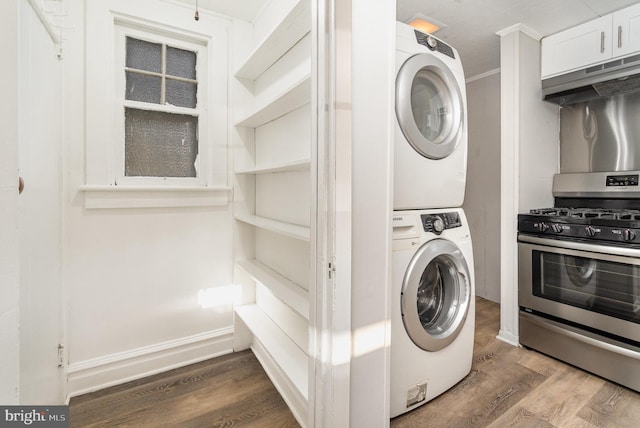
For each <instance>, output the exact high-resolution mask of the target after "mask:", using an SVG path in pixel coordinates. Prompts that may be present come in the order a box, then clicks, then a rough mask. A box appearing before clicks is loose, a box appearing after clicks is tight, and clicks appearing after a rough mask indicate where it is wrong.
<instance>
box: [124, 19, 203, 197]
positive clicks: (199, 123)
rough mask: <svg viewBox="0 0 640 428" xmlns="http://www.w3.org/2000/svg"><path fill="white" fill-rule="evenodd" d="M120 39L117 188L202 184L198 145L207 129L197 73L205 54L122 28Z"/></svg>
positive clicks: (186, 45)
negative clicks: (122, 45) (119, 140)
mask: <svg viewBox="0 0 640 428" xmlns="http://www.w3.org/2000/svg"><path fill="white" fill-rule="evenodd" d="M119 38H120V43H122V42H124V47H123V49H119V50H118V53H119V54H120V55H123V56H124V58H123V59H121V61H119V64H120V65H121V69H120V70H118V73H119V74H120V79H121V80H120V85H117V87H118V88H119V89H120V91H121V97H122V98H121V100H122V104H119V105H118V113H117V114H118V115H119V116H120V118H121V120H120V121H119V123H120V124H121V126H122V127H123V132H122V135H123V140H122V141H123V148H122V150H121V151H119V152H120V153H121V156H119V159H118V161H119V164H118V165H119V168H118V171H117V176H116V184H132V183H133V184H136V183H146V184H152V183H160V182H162V183H168V184H174V185H176V184H177V185H180V184H189V185H193V184H200V183H202V179H201V177H200V174H201V172H202V171H201V168H200V165H199V163H200V162H199V159H200V156H199V155H200V152H201V151H203V150H202V149H201V147H200V143H199V139H200V136H201V134H206V132H205V130H206V126H207V124H206V117H202V118H201V113H202V111H204V109H203V108H202V105H203V104H204V103H205V102H206V97H205V96H204V94H203V91H200V90H199V89H200V88H201V87H202V86H204V82H200V81H199V78H200V76H199V75H198V70H200V69H203V68H204V67H199V65H200V63H201V62H203V59H204V58H202V57H206V55H205V52H204V49H202V46H198V45H195V44H193V43H192V42H188V41H184V40H180V39H171V38H168V37H166V36H163V35H156V34H153V33H143V32H141V31H139V30H134V29H130V28H126V27H121V31H120V34H119ZM123 76H124V81H122V78H123Z"/></svg>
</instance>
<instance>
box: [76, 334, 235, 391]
mask: <svg viewBox="0 0 640 428" xmlns="http://www.w3.org/2000/svg"><path fill="white" fill-rule="evenodd" d="M233 333H234V332H233V327H226V328H222V329H219V330H213V331H208V332H205V333H200V334H195V335H193V336H188V337H183V338H180V339H176V340H170V341H167V342H163V343H158V344H155V345H151V346H145V347H142V348H137V349H132V350H130V351H125V352H119V353H116V354H111V355H107V356H104V357H99V358H94V359H91V360H87V361H81V362H78V363H74V364H69V366H67V370H66V373H67V381H68V385H67V391H68V396H67V401H69V399H70V398H71V397H75V396H78V395H81V394H86V393H89V392H94V391H97V390H100V389H104V388H108V387H110V386H114V385H119V384H122V383H125V382H129V381H131V380H135V379H140V378H143V377H146V376H151V375H154V374H157V373H161V372H164V371H167V370H171V369H174V368H177V367H183V366H187V365H189V364H194V363H197V362H200V361H204V360H207V359H210V358H214V357H218V356H220V355H224V354H228V353H231V352H233Z"/></svg>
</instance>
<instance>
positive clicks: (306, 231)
mask: <svg viewBox="0 0 640 428" xmlns="http://www.w3.org/2000/svg"><path fill="white" fill-rule="evenodd" d="M236 220H238V221H241V222H243V223H247V224H250V225H253V226H255V227H259V228H261V229H265V230H269V231H271V232H275V233H279V234H281V235H285V236H288V237H290V238H294V239H298V240H300V241H307V242H308V241H309V240H310V236H311V229H310V228H309V227H306V226H300V225H298V224H292V223H287V222H284V221H279V220H274V219H271V218H266V217H260V216H256V215H243V214H236Z"/></svg>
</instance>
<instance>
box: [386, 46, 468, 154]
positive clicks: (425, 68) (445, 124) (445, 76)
mask: <svg viewBox="0 0 640 428" xmlns="http://www.w3.org/2000/svg"><path fill="white" fill-rule="evenodd" d="M462 112H463V100H462V93H461V91H460V88H459V86H458V83H457V81H456V79H455V76H454V75H453V73H452V72H451V70H450V69H449V67H447V65H446V64H445V63H444V62H442V61H441V60H440V59H438V58H437V57H436V56H434V55H432V54H418V55H414V56H412V57H411V58H409V59H408V60H407V61H405V63H404V64H403V65H402V67H401V68H400V71H398V77H397V79H396V116H397V117H398V124H399V125H400V129H401V130H402V133H403V134H404V136H405V138H406V139H407V141H408V142H409V144H411V146H412V147H413V148H414V149H415V150H416V151H417V152H418V153H419V154H420V155H422V156H424V157H427V158H429V159H442V158H445V157H447V156H449V155H450V154H451V153H453V151H454V150H455V149H456V147H457V146H458V142H459V141H460V137H461V134H462V130H463V123H462V122H463V120H464V115H463V114H462Z"/></svg>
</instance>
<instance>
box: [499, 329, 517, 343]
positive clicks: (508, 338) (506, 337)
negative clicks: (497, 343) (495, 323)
mask: <svg viewBox="0 0 640 428" xmlns="http://www.w3.org/2000/svg"><path fill="white" fill-rule="evenodd" d="M496 339H498V340H502V341H503V342H506V343H508V344H509V345H513V346H520V337H519V336H516V335H515V334H513V333H511V332H509V331H505V330H500V331H499V332H498V335H497V336H496Z"/></svg>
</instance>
